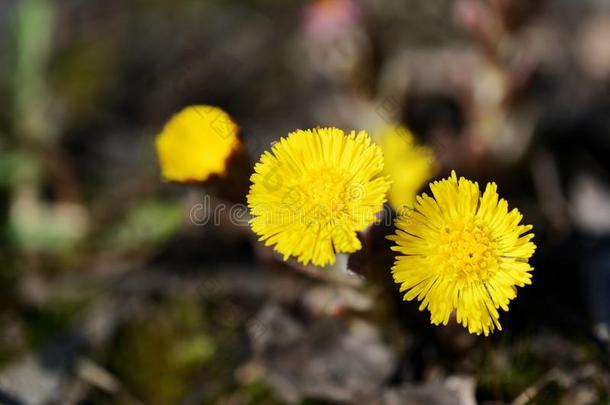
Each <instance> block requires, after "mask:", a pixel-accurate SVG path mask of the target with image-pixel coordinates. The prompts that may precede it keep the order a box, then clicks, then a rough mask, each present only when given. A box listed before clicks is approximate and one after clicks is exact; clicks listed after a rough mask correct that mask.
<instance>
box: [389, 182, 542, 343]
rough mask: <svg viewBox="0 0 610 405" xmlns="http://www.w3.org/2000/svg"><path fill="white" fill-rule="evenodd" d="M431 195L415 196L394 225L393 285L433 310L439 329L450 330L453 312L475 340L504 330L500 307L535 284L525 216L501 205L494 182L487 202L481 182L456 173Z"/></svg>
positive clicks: (436, 185)
mask: <svg viewBox="0 0 610 405" xmlns="http://www.w3.org/2000/svg"><path fill="white" fill-rule="evenodd" d="M430 189H431V190H432V194H433V196H434V198H432V197H429V196H428V195H426V194H423V195H422V196H419V197H417V202H416V204H415V207H414V209H413V210H412V211H410V212H408V213H406V214H405V215H403V216H401V217H400V218H399V219H398V220H397V221H396V227H397V228H398V229H397V231H396V234H395V235H392V236H391V237H390V239H392V240H394V241H396V244H397V245H396V246H394V247H393V248H392V249H393V250H396V251H397V252H399V253H400V255H399V256H398V258H397V259H396V262H395V264H394V267H393V268H392V273H393V276H394V280H395V281H396V282H397V283H399V284H400V285H401V287H400V291H401V292H402V291H405V292H406V293H405V296H404V298H405V300H412V299H414V298H417V300H419V301H421V304H420V306H419V309H420V310H424V309H426V308H428V310H429V311H430V316H431V321H432V323H433V324H435V325H438V324H441V323H442V324H444V325H446V324H447V322H448V321H449V317H450V316H451V314H452V312H453V310H455V316H456V319H457V321H458V322H459V323H460V324H462V325H463V326H464V327H467V328H468V331H469V332H470V333H476V334H480V333H481V332H482V333H484V334H485V335H486V336H487V335H488V334H489V333H490V332H493V331H494V329H495V328H497V329H499V330H501V329H502V328H501V326H500V322H499V320H498V318H499V313H498V308H502V309H503V310H504V311H507V310H508V303H509V301H510V300H511V299H513V298H515V296H516V288H515V286H519V287H522V286H524V285H525V284H530V283H531V281H530V278H531V273H530V272H531V271H532V270H533V269H532V267H531V266H530V265H529V264H528V259H529V258H530V257H531V256H532V254H533V253H534V250H535V248H536V246H535V245H534V243H533V242H532V241H531V239H532V238H533V237H534V235H533V234H532V233H528V232H529V231H530V230H531V229H532V226H531V225H520V224H519V223H520V222H521V219H522V217H523V216H522V215H521V214H520V213H519V211H518V210H517V209H513V210H512V211H510V212H509V211H508V203H507V202H506V200H504V199H500V200H498V193H497V191H496V190H497V187H496V184H495V183H490V184H487V187H486V188H485V192H484V193H483V195H482V196H481V195H480V190H479V185H478V184H477V183H473V182H471V181H469V180H466V179H465V178H463V177H461V178H460V179H459V181H458V179H457V177H456V175H455V172H452V173H451V177H449V178H447V179H443V180H441V181H437V182H434V183H431V184H430Z"/></svg>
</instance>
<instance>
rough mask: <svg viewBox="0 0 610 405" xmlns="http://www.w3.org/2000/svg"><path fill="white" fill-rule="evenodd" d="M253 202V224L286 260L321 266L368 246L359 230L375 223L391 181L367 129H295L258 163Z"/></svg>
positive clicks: (253, 184)
mask: <svg viewBox="0 0 610 405" xmlns="http://www.w3.org/2000/svg"><path fill="white" fill-rule="evenodd" d="M254 169H255V173H254V174H253V175H252V177H251V180H252V186H251V188H250V193H249V195H248V205H249V206H250V210H251V212H252V215H253V217H254V218H253V219H252V220H251V225H252V229H253V230H254V232H255V233H256V234H257V235H259V236H260V240H264V241H265V244H266V245H275V250H276V251H278V252H280V253H281V254H282V255H283V256H284V260H286V259H288V257H290V256H294V257H296V258H297V260H298V261H299V262H301V263H304V264H307V263H309V262H312V263H313V264H315V265H318V266H324V265H327V264H331V263H334V261H335V253H337V252H354V251H356V250H358V249H360V248H361V244H360V241H359V240H358V238H357V236H356V232H357V231H361V230H364V229H365V228H366V227H368V226H369V225H370V224H372V223H373V222H375V220H376V214H377V213H378V212H379V211H380V210H381V209H382V207H383V203H384V201H385V194H386V191H387V189H388V187H389V182H388V180H387V179H386V178H385V177H383V176H382V175H381V172H382V170H383V156H382V153H381V149H380V148H379V147H378V146H377V145H375V144H373V143H372V142H371V139H370V138H369V136H368V135H367V134H366V132H364V131H362V132H359V133H358V134H356V133H355V132H354V131H352V132H351V133H350V134H349V135H347V134H345V133H344V132H343V131H342V130H340V129H336V128H320V129H313V130H307V131H301V130H299V131H295V132H292V133H290V134H289V135H288V137H286V138H282V139H280V141H279V142H276V143H275V144H274V145H273V147H272V150H271V152H268V151H267V152H265V153H263V155H262V156H261V159H260V161H259V163H257V164H256V166H255V168H254Z"/></svg>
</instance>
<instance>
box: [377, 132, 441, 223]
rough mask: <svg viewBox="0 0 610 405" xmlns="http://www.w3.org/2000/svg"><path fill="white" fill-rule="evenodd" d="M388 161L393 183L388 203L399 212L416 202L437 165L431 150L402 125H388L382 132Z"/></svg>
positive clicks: (386, 161)
mask: <svg viewBox="0 0 610 405" xmlns="http://www.w3.org/2000/svg"><path fill="white" fill-rule="evenodd" d="M379 146H381V149H382V150H383V155H384V158H385V166H384V172H385V174H386V175H387V176H388V177H389V178H390V180H391V181H392V186H391V187H390V191H389V192H388V201H389V202H390V204H391V205H392V207H394V209H395V210H396V211H400V209H401V208H403V207H405V206H408V207H411V206H412V205H413V203H414V202H415V196H416V195H417V192H418V191H419V190H420V189H421V187H422V186H423V185H424V184H425V183H426V182H427V181H429V180H430V179H431V178H432V177H434V176H435V174H436V172H437V164H436V160H435V158H434V153H433V152H432V150H431V149H430V148H428V147H426V146H419V145H417V144H416V142H415V138H414V137H413V134H412V133H411V132H410V131H409V130H408V129H407V128H405V127H402V126H389V127H386V128H385V129H384V130H383V131H381V132H380V133H379Z"/></svg>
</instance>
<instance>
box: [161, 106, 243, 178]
mask: <svg viewBox="0 0 610 405" xmlns="http://www.w3.org/2000/svg"><path fill="white" fill-rule="evenodd" d="M238 133H239V127H238V126H237V124H235V123H234V122H233V120H232V119H231V117H230V116H229V115H228V114H227V113H225V112H224V111H222V110H221V109H220V108H217V107H212V106H208V105H192V106H189V107H186V108H185V109H183V110H182V111H180V112H179V113H177V114H175V115H174V116H173V117H172V118H171V119H170V120H169V121H168V122H167V124H165V127H164V128H163V131H161V133H160V134H159V135H157V139H156V147H157V155H158V156H159V163H160V165H161V172H162V174H163V177H164V178H165V179H167V180H173V181H181V182H183V181H205V180H207V179H208V178H209V177H210V176H212V175H223V174H224V173H225V169H226V163H227V159H228V158H229V156H230V155H231V153H232V152H234V151H235V150H237V149H238V148H239V147H240V142H239V138H238Z"/></svg>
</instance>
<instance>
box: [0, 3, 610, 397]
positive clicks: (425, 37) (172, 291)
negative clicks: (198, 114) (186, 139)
mask: <svg viewBox="0 0 610 405" xmlns="http://www.w3.org/2000/svg"><path fill="white" fill-rule="evenodd" d="M0 55H2V57H1V58H0V100H2V102H1V105H2V108H1V109H0V289H1V294H0V403H3V404H5V403H6V404H55V403H57V404H76V403H79V404H81V403H82V404H207V403H218V404H281V403H300V404H323V403H376V404H468V405H470V404H475V403H483V404H485V403H486V404H496V403H515V404H526V403H536V404H558V403H559V404H597V403H608V401H609V400H610V396H609V381H610V380H609V375H608V360H609V359H610V357H609V350H608V349H609V345H608V341H609V324H610V159H609V156H610V3H609V2H607V1H605V0H581V1H574V0H572V1H571V0H455V1H450V0H426V1H418V0H317V1H305V0H302V1H294V2H273V1H270V0H241V1H237V0H236V1H227V0H204V1H195V0H181V1H169V0H152V1H137V0H134V1H101V0H89V1H82V0H62V1H52V0H4V1H2V2H0ZM194 103H199V104H201V103H203V104H211V105H216V106H220V107H221V108H223V109H225V110H226V111H227V112H229V113H230V114H231V115H232V116H233V117H234V119H235V120H236V122H237V123H239V125H240V126H241V128H242V137H243V142H244V144H245V148H246V149H247V151H248V153H249V154H250V159H251V160H250V163H251V162H254V161H256V160H257V159H258V156H259V155H260V153H261V152H262V151H263V150H265V149H268V148H269V146H270V144H271V142H273V141H274V140H277V139H278V138H279V137H281V136H285V135H286V134H287V133H288V132H290V131H292V130H294V129H298V128H311V127H315V126H338V127H342V128H346V129H352V128H355V129H367V130H369V131H371V132H374V131H376V129H377V128H379V127H380V126H382V125H390V124H392V125H393V124H402V125H406V126H407V127H409V128H410V129H411V131H412V132H413V133H414V135H415V137H416V138H417V140H418V142H419V143H421V144H426V145H428V146H429V147H430V148H431V149H432V150H433V151H434V153H435V155H436V157H437V160H438V162H439V170H438V176H439V177H443V176H446V175H447V174H448V173H449V172H450V170H451V169H455V170H457V172H458V174H460V175H464V176H466V177H468V178H470V179H472V180H477V181H479V182H480V184H481V183H485V182H487V181H496V182H497V183H498V186H499V191H500V195H501V196H503V197H505V198H507V200H508V201H509V204H510V205H511V206H512V207H517V208H519V209H520V211H521V212H522V213H523V214H524V217H525V220H524V221H525V222H526V223H531V224H533V225H534V232H535V233H536V238H535V242H536V244H537V246H538V250H537V252H536V254H535V256H534V257H533V259H532V260H531V263H532V265H533V266H534V268H535V271H534V277H533V284H532V285H531V286H527V287H525V288H523V289H520V290H519V293H518V295H517V298H516V299H515V301H514V302H513V303H512V304H511V308H510V311H509V312H508V313H503V314H502V316H501V322H502V325H503V330H502V331H501V332H496V333H495V334H494V335H493V336H491V337H488V338H483V337H477V336H473V335H468V334H467V333H466V332H465V331H464V330H463V328H461V327H459V326H457V325H449V326H447V327H434V326H432V325H429V317H428V314H427V313H419V312H418V311H417V304H414V303H404V302H402V300H401V297H400V295H399V293H398V287H397V286H395V285H393V284H392V281H391V276H390V267H391V264H392V257H391V254H390V253H389V251H388V250H387V247H386V245H387V242H385V240H384V238H383V236H385V235H387V234H388V233H390V232H391V229H388V228H391V227H388V226H386V227H382V226H379V227H376V228H375V229H373V230H372V231H371V232H369V234H368V236H367V237H368V241H367V246H368V247H369V248H367V249H368V250H367V252H369V253H368V254H365V255H364V257H362V255H360V256H358V255H353V256H352V257H351V258H350V259H349V262H348V259H347V258H345V257H343V258H340V260H339V264H340V266H337V267H341V265H342V266H343V267H344V269H343V271H341V269H339V270H337V269H335V270H334V271H325V270H323V271H320V270H317V271H316V270H312V269H300V270H298V271H297V270H295V269H294V268H291V264H290V263H288V264H284V263H281V261H279V260H277V259H276V258H275V257H274V256H273V255H272V254H271V253H270V252H269V251H268V250H266V249H263V248H261V247H260V246H259V245H258V244H257V243H256V239H255V238H254V237H253V236H252V235H251V234H250V231H249V228H248V225H247V220H248V214H247V211H246V210H245V209H241V210H229V209H225V210H218V209H216V210H214V207H218V206H219V205H220V204H223V201H222V197H221V196H219V193H218V192H216V191H214V190H212V189H210V188H209V187H205V186H203V187H202V186H198V185H176V184H171V183H167V182H164V181H162V179H161V177H160V171H159V167H158V163H157V158H156V155H155V150H154V138H155V135H156V134H157V133H159V131H160V130H161V128H162V126H163V124H164V122H165V121H166V120H167V119H168V118H169V117H170V116H171V115H172V114H174V113H175V112H177V111H178V110H180V109H181V108H183V107H184V106H186V105H189V104H194ZM250 167H251V165H250ZM405 176H408V173H405ZM220 194H222V193H220ZM212 211H213V212H214V215H213V217H211V216H210V215H209V214H210V212H212ZM375 249H377V250H375ZM371 252H372V253H371ZM379 252H382V253H379ZM346 263H347V264H346ZM292 267H293V266H292ZM346 268H349V270H346Z"/></svg>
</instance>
